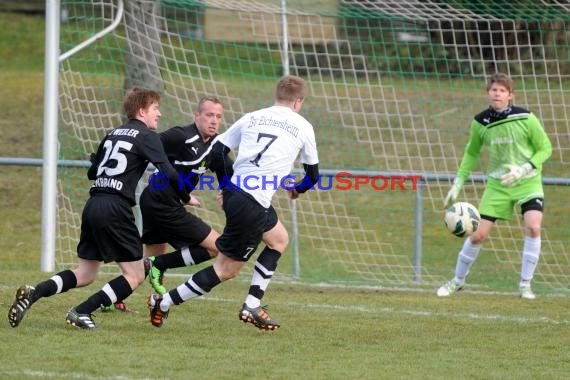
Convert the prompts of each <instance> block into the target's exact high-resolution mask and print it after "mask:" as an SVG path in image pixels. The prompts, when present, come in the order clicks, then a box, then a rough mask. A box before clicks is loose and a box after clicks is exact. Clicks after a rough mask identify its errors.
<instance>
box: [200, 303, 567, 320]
mask: <svg viewBox="0 0 570 380" xmlns="http://www.w3.org/2000/svg"><path fill="white" fill-rule="evenodd" d="M201 299H202V300H204V301H215V302H233V303H235V302H236V301H235V300H233V299H232V300H229V299H225V298H217V297H211V296H206V297H204V298H201ZM279 303H280V304H282V305H286V306H291V307H304V308H307V307H309V308H312V309H323V310H331V309H332V310H337V311H347V312H354V311H358V312H362V313H376V314H378V313H382V314H391V315H393V314H400V315H414V316H418V317H427V318H434V317H446V318H469V319H476V320H484V321H499V322H514V323H523V324H528V323H539V324H549V325H570V320H568V319H552V318H548V317H534V318H533V317H517V316H508V315H500V314H478V313H456V312H453V313H447V312H439V311H438V312H434V311H429V310H410V309H396V308H389V307H383V308H370V307H367V306H359V305H340V304H327V303H318V304H313V303H309V304H307V303H301V302H279Z"/></svg>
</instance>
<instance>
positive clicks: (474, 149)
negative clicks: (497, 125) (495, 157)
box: [457, 120, 483, 182]
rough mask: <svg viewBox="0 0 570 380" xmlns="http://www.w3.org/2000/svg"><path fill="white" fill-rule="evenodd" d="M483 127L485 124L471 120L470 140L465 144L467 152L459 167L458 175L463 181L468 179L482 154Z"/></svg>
mask: <svg viewBox="0 0 570 380" xmlns="http://www.w3.org/2000/svg"><path fill="white" fill-rule="evenodd" d="M481 128H483V126H482V125H481V124H480V123H478V122H477V121H476V120H473V121H472V122H471V128H470V131H469V141H468V142H467V145H466V146H465V152H464V153H463V158H462V159H461V164H460V165H459V169H457V177H458V178H460V179H461V180H462V181H463V182H465V181H466V180H467V178H468V177H469V174H471V172H472V171H473V168H475V165H477V161H479V157H480V156H481V148H482V146H483V145H482V144H483V142H482V140H481V133H480V132H481Z"/></svg>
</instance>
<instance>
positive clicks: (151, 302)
mask: <svg viewBox="0 0 570 380" xmlns="http://www.w3.org/2000/svg"><path fill="white" fill-rule="evenodd" d="M161 302H162V296H161V295H159V294H151V295H150V297H148V301H147V305H148V307H149V309H150V323H152V325H153V326H156V327H162V324H163V323H164V320H165V319H166V318H168V312H169V311H162V309H161V308H160V303H161Z"/></svg>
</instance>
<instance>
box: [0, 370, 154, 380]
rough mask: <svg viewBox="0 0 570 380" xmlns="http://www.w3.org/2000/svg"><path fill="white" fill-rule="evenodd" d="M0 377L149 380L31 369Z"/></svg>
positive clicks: (10, 372)
mask: <svg viewBox="0 0 570 380" xmlns="http://www.w3.org/2000/svg"><path fill="white" fill-rule="evenodd" d="M0 375H2V376H3V375H7V376H10V377H13V378H20V377H22V376H26V377H38V378H56V379H87V380H150V378H148V377H145V378H139V377H137V378H134V377H127V376H111V377H109V376H104V377H100V376H91V375H88V374H85V373H80V372H46V371H35V370H31V369H23V370H21V371H5V372H2V371H0Z"/></svg>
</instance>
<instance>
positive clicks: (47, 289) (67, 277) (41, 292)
mask: <svg viewBox="0 0 570 380" xmlns="http://www.w3.org/2000/svg"><path fill="white" fill-rule="evenodd" d="M76 286H77V277H75V273H73V271H71V270H69V269H66V270H64V271H61V272H59V273H57V274H55V275H53V276H52V277H51V278H50V279H48V280H45V281H42V282H40V283H39V284H37V285H36V286H35V288H36V290H35V291H34V298H33V300H32V302H35V301H36V300H38V299H40V298H42V297H51V296H53V295H54V294H59V293H65V292H67V291H68V290H69V289H73V288H75V287H76ZM59 287H61V288H59Z"/></svg>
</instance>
